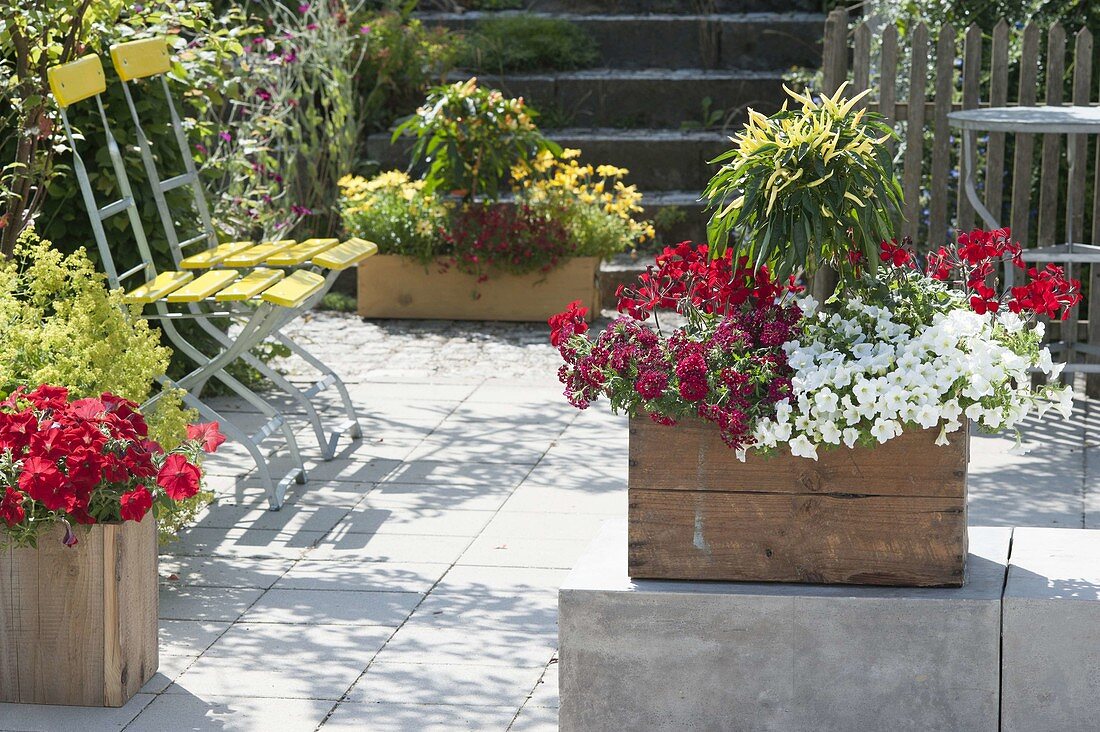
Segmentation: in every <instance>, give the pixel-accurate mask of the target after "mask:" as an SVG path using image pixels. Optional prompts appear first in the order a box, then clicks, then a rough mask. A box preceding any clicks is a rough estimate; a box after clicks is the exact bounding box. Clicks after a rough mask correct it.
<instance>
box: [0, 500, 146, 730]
mask: <svg viewBox="0 0 1100 732" xmlns="http://www.w3.org/2000/svg"><path fill="white" fill-rule="evenodd" d="M63 535H64V530H63V529H62V528H61V527H58V528H56V529H54V530H50V531H47V532H45V533H43V534H42V535H41V536H39V537H38V546H37V548H34V549H30V548H20V549H10V548H9V549H7V550H5V551H2V552H0V702H19V703H23V704H71V705H81V706H98V707H121V706H123V705H124V704H125V703H126V702H127V701H129V700H130V698H131V697H132V696H133V695H134V694H136V693H137V692H138V690H139V689H141V687H142V686H144V685H145V683H146V682H147V681H149V679H151V678H152V677H153V674H154V673H156V670H157V665H158V656H157V531H156V526H155V524H154V522H153V517H152V515H147V516H146V517H145V519H144V520H143V521H141V522H140V523H137V522H133V521H127V522H125V523H122V524H97V525H95V526H92V527H91V529H90V531H83V530H80V529H77V530H76V536H77V538H78V540H79V542H78V543H77V544H76V546H73V547H67V546H65V545H64V544H63V543H62V541H61V537H62V536H63ZM2 726H4V725H3V724H2V719H0V727H2Z"/></svg>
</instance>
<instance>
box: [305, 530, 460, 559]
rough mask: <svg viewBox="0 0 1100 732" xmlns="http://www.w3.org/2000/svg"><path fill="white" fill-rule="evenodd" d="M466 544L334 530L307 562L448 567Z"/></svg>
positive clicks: (435, 538)
mask: <svg viewBox="0 0 1100 732" xmlns="http://www.w3.org/2000/svg"><path fill="white" fill-rule="evenodd" d="M469 543H470V540H469V538H467V537H465V536H427V535H422V534H353V533H351V532H345V531H337V532H334V533H333V534H331V535H329V536H326V537H325V538H324V539H323V540H321V541H320V542H319V543H318V544H317V546H316V547H314V548H313V549H311V550H310V551H309V553H308V555H307V556H308V558H309V559H340V560H348V559H358V560H359V561H363V562H389V561H392V562H427V563H432V564H451V563H453V562H454V561H455V560H456V559H458V557H459V556H460V555H461V554H462V552H463V550H465V549H466V547H467V546H468V545H469Z"/></svg>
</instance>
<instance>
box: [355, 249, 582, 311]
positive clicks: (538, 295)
mask: <svg viewBox="0 0 1100 732" xmlns="http://www.w3.org/2000/svg"><path fill="white" fill-rule="evenodd" d="M440 269H441V267H439V266H429V267H425V266H424V265H422V264H420V263H418V262H416V261H414V260H411V259H408V258H406V257H402V256H399V255H395V254H379V255H376V256H374V257H371V258H370V259H368V260H367V261H365V262H364V263H363V264H362V265H360V267H359V275H358V277H359V315H361V316H362V317H364V318H420V319H438V320H513V321H545V320H546V319H547V318H549V317H550V316H551V315H553V314H555V313H558V312H561V311H562V310H563V309H565V306H566V305H567V304H568V303H570V302H572V301H573V300H580V301H581V302H582V303H583V304H584V305H585V306H586V307H587V308H588V312H589V313H590V314H595V313H599V310H600V303H599V292H600V290H599V283H598V281H597V279H598V277H599V269H600V258H599V257H576V258H573V259H567V260H566V261H564V262H563V263H562V264H560V265H559V266H558V267H556V268H554V269H553V270H551V271H550V272H547V273H546V274H542V273H539V272H535V273H532V274H527V275H509V274H497V275H494V276H492V277H491V278H489V280H487V281H485V282H482V283H478V281H477V278H476V277H474V276H473V275H468V274H465V273H463V272H459V271H458V270H457V269H455V268H454V267H451V268H449V269H447V270H446V271H440ZM475 295H476V297H475Z"/></svg>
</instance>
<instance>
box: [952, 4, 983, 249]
mask: <svg viewBox="0 0 1100 732" xmlns="http://www.w3.org/2000/svg"><path fill="white" fill-rule="evenodd" d="M981 74H982V29H981V28H979V27H978V25H977V24H971V26H970V27H969V28H967V29H966V36H965V38H964V41H963V84H962V108H963V109H974V108H975V107H977V106H978V105H979V103H980V102H981V88H980V84H981ZM958 137H959V160H962V159H963V152H962V144H963V143H962V135H961V134H960V135H959V136H958ZM976 159H977V158H976V157H975V160H976ZM960 167H961V166H960ZM975 183H977V171H976V170H975ZM957 201H958V203H957V207H956V215H955V223H956V228H957V229H958V230H959V231H970V230H971V229H972V228H974V207H973V206H972V205H971V203H970V199H968V198H967V197H966V188H965V187H964V186H963V184H962V181H961V180H960V181H959V186H958V196H957Z"/></svg>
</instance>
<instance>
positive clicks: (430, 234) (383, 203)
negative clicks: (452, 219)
mask: <svg viewBox="0 0 1100 732" xmlns="http://www.w3.org/2000/svg"><path fill="white" fill-rule="evenodd" d="M340 186H341V189H342V198H341V206H342V211H343V220H344V230H345V231H346V232H347V233H348V234H350V235H351V236H358V237H362V238H364V239H369V240H370V241H373V242H374V243H375V244H377V245H378V251H379V252H381V253H382V254H400V255H403V256H406V257H411V258H412V259H415V260H416V261H418V262H420V263H422V264H427V263H429V262H431V261H432V260H433V259H435V257H436V256H438V255H439V254H440V241H441V239H440V231H441V230H442V229H443V228H444V227H445V226H446V225H447V220H448V218H447V210H446V208H445V207H444V206H443V204H442V203H440V202H439V200H438V199H437V198H436V197H435V196H434V195H432V194H430V193H428V192H427V191H426V190H425V186H424V181H419V180H417V181H413V180H409V176H408V175H406V174H405V173H402V172H401V171H398V170H393V171H390V172H388V173H382V174H381V175H379V176H376V177H374V178H372V179H371V180H366V179H364V178H359V177H353V176H347V177H345V178H342V179H341V180H340Z"/></svg>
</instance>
